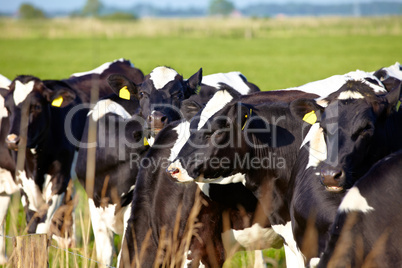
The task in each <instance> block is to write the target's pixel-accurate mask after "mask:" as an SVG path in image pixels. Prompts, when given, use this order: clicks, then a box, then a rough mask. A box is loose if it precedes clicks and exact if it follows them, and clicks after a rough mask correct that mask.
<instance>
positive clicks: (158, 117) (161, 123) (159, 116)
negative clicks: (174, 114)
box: [148, 111, 169, 134]
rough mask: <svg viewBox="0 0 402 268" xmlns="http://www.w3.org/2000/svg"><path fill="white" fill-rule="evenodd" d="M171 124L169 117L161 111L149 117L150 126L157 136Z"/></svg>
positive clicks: (154, 112)
mask: <svg viewBox="0 0 402 268" xmlns="http://www.w3.org/2000/svg"><path fill="white" fill-rule="evenodd" d="M168 123H169V119H168V117H167V116H166V115H165V114H164V113H162V112H159V111H153V112H152V114H151V115H150V116H148V124H149V126H150V128H151V129H152V131H153V132H155V134H158V133H159V131H161V130H162V128H164V127H165V126H166V125H167V124H168Z"/></svg>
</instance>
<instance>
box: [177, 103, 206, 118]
mask: <svg viewBox="0 0 402 268" xmlns="http://www.w3.org/2000/svg"><path fill="white" fill-rule="evenodd" d="M201 109H202V105H200V104H199V103H198V102H196V101H194V100H191V99H187V100H184V101H183V102H182V104H181V108H180V111H181V112H182V114H183V115H184V119H186V120H187V121H190V120H191V118H193V117H194V116H195V115H196V114H197V113H198V112H199V111H200V110H201Z"/></svg>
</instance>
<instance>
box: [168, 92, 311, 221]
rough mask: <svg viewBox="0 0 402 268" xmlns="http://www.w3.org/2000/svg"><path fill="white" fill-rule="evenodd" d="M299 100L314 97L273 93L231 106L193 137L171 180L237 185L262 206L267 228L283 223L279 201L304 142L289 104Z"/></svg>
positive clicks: (283, 206)
mask: <svg viewBox="0 0 402 268" xmlns="http://www.w3.org/2000/svg"><path fill="white" fill-rule="evenodd" d="M303 97H310V98H315V97H317V95H313V94H308V93H304V92H300V91H287V92H283V91H271V92H261V93H254V94H251V95H249V96H244V97H242V98H240V100H236V101H233V102H231V103H229V104H228V105H226V106H225V108H223V109H222V110H220V111H219V112H217V113H215V114H213V116H212V117H210V118H209V119H208V120H206V123H205V125H204V124H200V125H199V128H197V129H196V130H195V131H194V132H193V133H192V134H191V136H190V138H189V139H188V141H187V142H186V144H185V145H184V146H183V148H182V149H181V151H180V153H179V154H178V157H177V160H175V161H174V162H173V163H172V164H171V165H170V166H169V170H170V173H171V175H172V176H173V177H174V178H176V179H178V180H179V181H181V182H191V181H196V182H201V183H210V184H211V185H212V183H214V184H225V185H226V184H229V183H239V182H241V183H242V184H243V185H244V186H245V187H246V188H247V189H249V190H250V191H251V192H252V193H253V194H254V195H255V197H256V198H257V199H258V200H259V202H260V203H261V204H262V208H263V209H264V212H265V215H266V216H265V218H268V219H269V222H270V223H271V224H272V223H273V222H275V221H276V219H277V218H279V219H282V217H286V216H285V215H286V214H287V213H288V212H287V211H288V210H287V207H286V203H284V202H283V201H282V196H283V195H284V191H285V190H286V185H287V182H288V180H289V178H290V172H291V166H292V163H293V162H294V161H295V159H296V155H297V151H298V148H299V146H300V144H301V141H302V139H303V137H302V134H301V124H299V123H298V122H296V121H295V118H294V117H293V116H292V115H291V113H290V109H289V103H290V102H291V101H292V100H295V99H297V98H303ZM201 115H202V113H201ZM222 161H224V163H222ZM210 187H211V186H210ZM273 211H275V214H273ZM282 214H285V215H282ZM267 216H269V217H267ZM279 223H281V222H279ZM260 227H265V226H260Z"/></svg>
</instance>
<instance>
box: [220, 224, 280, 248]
mask: <svg viewBox="0 0 402 268" xmlns="http://www.w3.org/2000/svg"><path fill="white" fill-rule="evenodd" d="M222 240H223V242H224V247H225V251H226V252H231V250H232V248H233V247H235V246H236V245H237V244H240V246H242V247H243V248H244V249H247V250H258V249H265V248H271V247H274V248H281V247H282V244H283V240H282V237H281V236H280V235H278V234H277V233H276V232H275V231H274V230H273V229H272V228H263V227H261V225H259V224H258V223H255V224H253V225H252V226H251V227H248V228H244V229H242V230H234V229H230V230H227V231H225V232H224V233H222Z"/></svg>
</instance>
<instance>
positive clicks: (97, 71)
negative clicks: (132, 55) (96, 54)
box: [71, 58, 133, 77]
mask: <svg viewBox="0 0 402 268" xmlns="http://www.w3.org/2000/svg"><path fill="white" fill-rule="evenodd" d="M118 61H121V62H124V59H123V58H121V59H117V60H114V61H112V62H105V63H104V64H102V65H101V66H99V67H96V68H95V69H93V70H91V71H87V72H80V73H73V74H72V75H71V76H72V77H79V76H84V75H88V74H101V73H103V72H104V71H105V70H106V69H108V68H109V67H110V65H112V64H113V63H115V62H118ZM130 64H131V66H133V65H132V63H130Z"/></svg>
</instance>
